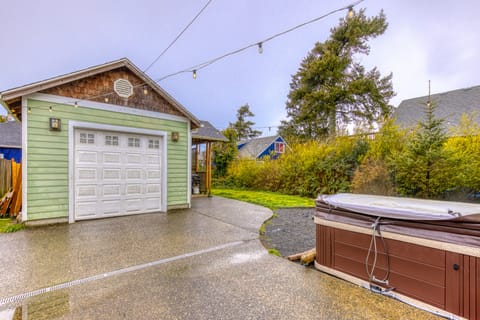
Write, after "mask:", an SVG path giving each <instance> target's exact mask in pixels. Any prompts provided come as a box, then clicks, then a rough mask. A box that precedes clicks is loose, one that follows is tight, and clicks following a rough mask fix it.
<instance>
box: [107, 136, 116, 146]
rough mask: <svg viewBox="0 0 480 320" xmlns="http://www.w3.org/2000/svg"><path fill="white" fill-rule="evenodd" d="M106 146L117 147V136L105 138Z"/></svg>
mask: <svg viewBox="0 0 480 320" xmlns="http://www.w3.org/2000/svg"><path fill="white" fill-rule="evenodd" d="M105 145H106V146H118V136H105Z"/></svg>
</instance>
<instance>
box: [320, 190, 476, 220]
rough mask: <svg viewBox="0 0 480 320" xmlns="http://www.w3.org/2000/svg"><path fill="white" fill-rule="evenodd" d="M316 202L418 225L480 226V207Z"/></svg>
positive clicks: (332, 198)
mask: <svg viewBox="0 0 480 320" xmlns="http://www.w3.org/2000/svg"><path fill="white" fill-rule="evenodd" d="M317 201H320V202H323V203H325V204H327V205H328V206H330V207H332V208H335V209H343V210H348V211H352V212H357V213H361V214H366V215H371V216H375V217H384V218H391V219H399V220H417V221H462V222H476V223H480V205H478V204H472V203H464V202H450V201H438V200H424V199H414V198H400V197H387V196H376V195H365V194H351V193H339V194H334V195H319V196H318V199H317Z"/></svg>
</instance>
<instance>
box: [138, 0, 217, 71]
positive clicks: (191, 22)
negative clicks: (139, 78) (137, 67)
mask: <svg viewBox="0 0 480 320" xmlns="http://www.w3.org/2000/svg"><path fill="white" fill-rule="evenodd" d="M212 1H213V0H208V2H207V3H206V4H205V5H204V6H203V8H202V9H201V10H200V11H199V12H198V13H197V15H196V16H195V17H193V19H192V20H191V21H190V22H189V23H188V24H187V26H186V27H185V28H184V29H183V30H182V32H180V33H179V34H178V35H177V36H176V37H175V39H173V41H172V42H170V44H169V45H168V46H167V47H166V48H165V49H164V50H163V51H162V53H160V54H159V55H158V57H157V58H156V59H155V60H153V62H152V63H150V65H149V66H148V67H147V68H145V70H143V72H144V73H145V72H147V71H148V70H149V69H150V68H151V67H153V65H154V64H155V63H157V61H158V60H159V59H160V58H161V57H162V56H163V55H164V54H165V53H166V52H167V51H168V49H170V48H171V47H172V46H173V45H174V44H175V42H177V40H178V39H179V38H180V37H181V36H182V35H183V34H184V33H185V31H187V29H188V28H189V27H190V26H191V25H192V24H193V23H194V22H195V20H197V18H198V17H199V16H200V15H201V14H202V12H203V11H204V10H205V9H206V8H207V7H208V5H209V4H210V3H211V2H212Z"/></svg>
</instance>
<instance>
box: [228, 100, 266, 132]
mask: <svg viewBox="0 0 480 320" xmlns="http://www.w3.org/2000/svg"><path fill="white" fill-rule="evenodd" d="M254 116H255V115H254V114H253V112H252V111H250V106H249V105H248V104H245V105H243V106H241V107H240V108H238V110H237V121H236V122H235V123H230V127H231V128H233V129H235V131H236V132H237V139H238V140H245V139H252V138H255V137H258V136H259V135H261V134H262V132H261V131H258V130H253V129H252V126H253V125H255V123H254V122H252V121H250V120H246V118H249V117H254Z"/></svg>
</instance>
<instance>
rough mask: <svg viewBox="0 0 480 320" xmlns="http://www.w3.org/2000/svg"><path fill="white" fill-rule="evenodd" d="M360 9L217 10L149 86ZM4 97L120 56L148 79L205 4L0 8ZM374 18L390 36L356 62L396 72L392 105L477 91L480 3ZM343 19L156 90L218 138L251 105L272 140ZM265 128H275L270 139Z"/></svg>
mask: <svg viewBox="0 0 480 320" xmlns="http://www.w3.org/2000/svg"><path fill="white" fill-rule="evenodd" d="M352 2H354V1H319V0H260V1H259V0H241V1H232V0H213V1H212V2H211V3H210V5H209V6H208V7H207V9H206V10H205V11H204V12H203V13H202V15H201V16H200V17H199V18H198V19H197V20H196V21H195V22H194V23H193V25H192V26H191V27H190V28H189V29H188V30H187V31H186V32H185V33H184V34H183V36H182V37H181V38H180V39H179V41H177V42H176V44H175V45H174V46H173V47H172V48H171V49H170V50H168V52H167V53H166V54H165V55H164V56H163V57H161V59H160V60H159V61H158V62H157V63H156V64H155V65H154V66H153V67H152V68H151V69H150V70H149V71H148V72H147V74H148V75H149V76H150V77H151V78H152V79H159V78H161V77H163V76H165V75H168V74H171V73H174V72H177V71H180V70H183V69H186V68H188V67H191V66H194V65H196V64H198V63H201V62H204V61H207V60H210V59H212V58H215V57H217V56H220V55H222V54H224V53H227V52H230V51H233V50H235V49H238V48H241V47H244V46H246V45H249V44H251V43H255V42H258V41H260V40H262V39H265V38H268V37H269V36H271V35H273V34H276V33H278V32H281V31H284V30H286V29H288V28H290V27H293V26H295V25H298V24H300V23H303V22H305V21H307V20H310V19H313V18H316V17H318V16H321V15H323V14H325V13H327V12H329V11H332V10H334V9H337V8H340V7H344V6H347V5H349V4H350V3H352ZM0 3H1V11H0V12H1V13H0V22H1V28H0V39H1V46H0V91H3V90H6V89H10V88H13V87H17V86H22V85H25V84H28V83H31V82H35V81H39V80H43V79H47V78H50V77H54V76H58V75H61V74H65V73H69V72H72V71H76V70H79V69H83V68H86V67H90V66H94V65H98V64H102V63H105V62H108V61H112V60H116V59H119V58H122V57H127V58H129V59H130V60H131V61H132V62H133V63H134V64H135V65H137V66H138V67H139V68H140V69H145V68H146V67H147V66H148V65H150V63H151V62H152V61H153V60H154V59H155V58H156V57H157V56H158V55H159V54H160V52H162V51H163V49H165V48H166V46H167V45H168V44H169V43H170V42H171V41H172V40H173V39H174V38H175V36H177V34H178V33H179V32H180V31H181V30H182V29H183V28H184V27H185V26H186V25H187V23H188V22H189V21H190V20H191V19H192V18H193V17H194V16H195V15H196V14H197V13H198V11H199V10H200V9H201V8H202V7H203V6H204V5H205V4H206V3H207V0H150V1H148V0H136V1H131V0H129V1H123V0H108V1H107V0H82V1H68V0H42V1H37V0H16V1H11V0H0ZM356 8H357V9H358V8H366V10H367V11H366V12H367V15H376V14H378V12H379V11H380V10H381V9H383V10H384V12H385V14H386V16H387V21H388V23H389V27H388V29H387V31H386V32H385V34H383V35H382V36H380V37H379V38H377V39H375V40H373V41H371V42H370V45H371V53H370V56H368V57H358V59H359V60H360V61H362V62H363V63H364V64H365V65H366V66H367V67H369V68H371V67H373V66H377V67H378V68H379V69H380V71H381V72H382V74H384V75H386V74H388V73H390V72H392V73H393V87H394V90H395V92H396V93H397V95H396V97H395V98H394V99H392V101H391V103H392V104H393V105H394V106H397V105H398V104H399V103H400V102H401V101H402V100H403V99H408V98H413V97H417V96H424V95H426V94H427V92H428V91H427V90H428V80H429V79H430V80H431V81H432V93H437V92H442V91H448V90H454V89H459V88H464V87H471V86H475V85H480V77H479V75H480V63H479V58H480V31H479V30H480V19H479V18H478V14H479V12H480V1H478V0H438V1H433V0H430V1H429V0H415V1H413V0H402V1H394V0H390V1H385V0H365V1H364V2H362V3H361V4H360V5H359V6H358V7H356ZM345 15H346V11H344V12H339V13H336V14H333V15H332V16H330V17H328V18H325V19H322V20H320V21H318V22H316V23H314V24H311V25H309V26H306V27H304V28H301V29H299V30H296V31H294V32H292V33H289V34H287V35H284V36H282V37H279V38H276V39H274V40H272V41H271V42H268V43H265V44H264V51H263V54H259V53H258V51H257V50H256V49H255V48H252V49H250V50H248V51H245V52H243V53H240V54H238V55H235V56H231V57H228V58H226V59H224V60H221V61H219V62H218V63H216V64H213V65H211V66H210V67H207V68H205V69H203V70H201V71H199V72H198V77H197V79H196V80H193V78H192V75H191V74H188V73H184V74H180V75H177V76H175V77H171V78H168V79H166V80H163V81H161V82H159V84H160V86H162V87H163V88H164V89H165V90H166V91H168V92H169V93H170V94H171V95H172V96H173V97H174V98H175V99H177V100H178V101H179V102H180V103H181V104H183V105H184V106H185V107H186V108H187V109H189V110H190V111H191V112H192V113H193V114H195V115H196V116H197V117H198V118H199V119H202V120H208V121H210V122H211V123H212V124H213V125H214V126H216V127H217V128H219V129H223V128H225V127H226V126H227V125H228V123H229V122H234V121H235V114H236V110H237V109H238V107H240V106H241V105H243V104H245V103H248V104H249V105H250V108H251V110H252V111H253V112H254V113H255V117H254V118H253V121H254V122H255V123H256V127H259V128H261V130H263V131H264V135H268V134H274V133H275V131H276V126H278V124H279V122H280V120H281V119H285V101H286V97H287V94H288V91H289V83H290V79H291V75H292V74H294V73H295V72H296V71H297V69H298V67H299V65H300V62H301V61H302V59H303V58H304V57H305V56H306V55H307V53H308V52H309V51H310V50H311V49H312V48H313V46H314V44H315V42H317V41H324V40H325V39H326V38H327V37H328V35H329V30H330V28H332V27H334V26H335V25H337V23H338V19H339V18H340V17H343V16H345ZM268 127H271V129H270V131H269V129H268Z"/></svg>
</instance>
